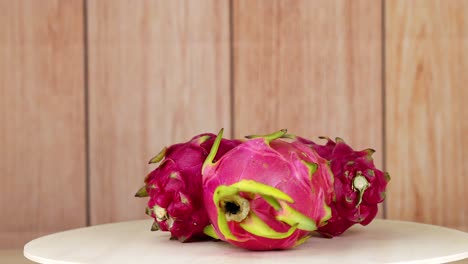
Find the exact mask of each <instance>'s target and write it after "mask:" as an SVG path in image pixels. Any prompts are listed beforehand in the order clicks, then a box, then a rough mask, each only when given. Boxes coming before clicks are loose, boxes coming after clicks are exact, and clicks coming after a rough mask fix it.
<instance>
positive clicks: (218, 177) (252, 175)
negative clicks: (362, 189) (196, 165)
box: [203, 138, 333, 250]
mask: <svg viewBox="0 0 468 264" xmlns="http://www.w3.org/2000/svg"><path fill="white" fill-rule="evenodd" d="M302 160H304V161H308V162H313V163H316V164H318V169H317V171H316V172H315V173H314V174H313V176H312V181H311V180H310V175H309V168H308V167H307V166H306V165H304V163H303V162H302ZM241 180H254V181H256V182H259V183H263V184H266V185H269V186H272V187H275V188H277V189H279V190H281V191H283V192H284V193H286V194H288V195H289V196H290V197H291V198H292V199H293V200H294V201H295V202H294V203H292V204H289V205H290V206H291V207H292V208H294V209H295V210H297V211H299V212H301V213H302V214H304V215H306V216H308V217H309V218H311V219H313V220H314V221H315V222H316V224H317V226H318V225H320V224H321V223H320V221H321V219H322V218H323V217H324V216H325V215H326V211H325V208H324V206H325V204H326V203H330V201H331V199H332V196H333V176H332V174H331V172H330V170H329V169H327V163H326V160H324V159H322V158H320V157H319V156H318V155H317V154H316V153H315V151H313V150H311V149H310V148H308V147H307V146H305V145H303V144H302V143H299V142H294V143H288V142H285V141H281V140H273V141H272V142H271V143H270V146H269V145H268V144H267V143H266V142H265V139H263V138H257V139H251V140H248V141H246V142H244V143H242V144H241V145H239V146H237V147H236V148H234V149H232V150H231V151H230V152H228V153H226V155H224V156H223V157H222V158H221V159H220V160H219V161H218V162H217V163H215V164H214V165H212V166H208V167H206V168H205V171H204V172H203V187H204V199H205V206H206V210H207V212H208V216H209V218H210V220H211V223H212V224H213V227H214V229H215V231H216V233H217V235H218V236H219V237H220V239H222V240H225V241H227V242H229V243H231V244H234V245H236V246H239V247H243V248H246V249H250V250H271V249H286V248H290V247H293V246H294V245H295V244H296V242H297V241H298V240H299V239H301V238H304V237H305V236H308V235H309V234H310V232H309V231H304V230H299V229H297V230H296V231H294V233H293V234H292V235H291V236H289V237H287V238H284V239H271V238H264V237H259V236H256V235H253V234H251V233H249V232H247V231H245V230H244V229H243V228H242V227H241V226H240V225H239V223H237V222H235V221H230V222H228V225H229V227H230V230H231V232H232V234H233V235H235V236H236V237H237V238H238V239H239V241H233V240H230V239H226V238H225V237H224V236H223V234H222V233H221V232H220V231H219V227H218V225H217V219H218V215H217V207H216V205H215V204H214V202H213V195H214V191H215V189H216V188H217V187H218V186H220V185H227V186H229V185H232V184H234V183H237V182H239V181H241ZM243 197H244V198H246V199H248V200H249V202H250V207H251V208H250V210H251V211H253V212H254V213H255V214H256V215H258V216H259V217H260V218H261V219H262V220H263V221H264V222H265V223H267V224H268V225H269V226H270V227H271V228H272V229H274V230H275V231H277V232H282V233H283V232H287V231H288V229H289V228H290V226H289V225H287V224H285V223H283V222H281V221H278V220H276V219H275V215H276V214H277V212H276V211H275V210H274V208H273V207H271V206H270V205H269V204H268V203H267V202H265V200H264V199H263V198H262V197H261V196H259V195H254V196H253V197H252V194H248V193H244V194H243ZM311 205H313V206H311Z"/></svg>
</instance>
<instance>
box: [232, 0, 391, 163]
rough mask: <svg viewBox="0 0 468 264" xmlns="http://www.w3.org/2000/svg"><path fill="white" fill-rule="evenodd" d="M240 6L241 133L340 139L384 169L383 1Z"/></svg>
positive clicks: (237, 87)
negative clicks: (283, 131)
mask: <svg viewBox="0 0 468 264" xmlns="http://www.w3.org/2000/svg"><path fill="white" fill-rule="evenodd" d="M233 3H234V10H233V13H234V16H233V19H234V32H233V38H234V94H235V104H234V108H235V110H234V121H235V135H236V136H243V135H246V134H249V133H261V132H264V133H267V132H271V131H275V130H278V129H280V128H288V129H289V131H290V132H291V133H295V134H299V135H303V136H307V137H310V138H317V136H330V137H335V136H340V137H343V138H344V139H345V140H346V141H347V142H348V143H349V144H351V145H352V146H353V147H355V148H366V147H373V148H375V149H376V150H378V152H377V153H376V154H375V157H376V161H377V164H379V165H381V161H382V153H383V149H382V80H381V77H382V75H381V71H382V60H381V58H382V56H381V54H382V50H381V49H382V41H381V40H382V34H381V26H382V24H381V20H382V17H381V7H382V6H381V1H374V0H360V1H328V0H323V1H307V0H303V1H280V0H278V1H261V0H258V1H243V0H242V1H234V2H233Z"/></svg>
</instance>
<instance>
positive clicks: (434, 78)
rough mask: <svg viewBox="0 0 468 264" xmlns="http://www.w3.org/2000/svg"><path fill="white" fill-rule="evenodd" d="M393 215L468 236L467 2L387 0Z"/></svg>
mask: <svg viewBox="0 0 468 264" xmlns="http://www.w3.org/2000/svg"><path fill="white" fill-rule="evenodd" d="M386 25H387V27H386V39H387V41H386V43H387V49H386V53H387V55H386V58H387V59H386V62H387V63H386V74H387V78H386V80H387V82H386V92H387V96H386V102H387V103H386V105H387V107H386V113H387V114H386V119H387V126H386V128H387V129H386V131H387V149H386V150H387V157H388V159H387V168H388V170H390V171H391V173H392V174H393V175H394V177H393V179H392V182H391V184H390V194H389V196H388V197H389V200H388V203H387V205H388V216H389V218H393V219H403V220H412V221H420V222H426V223H432V224H438V225H445V226H450V227H454V228H459V229H463V230H466V231H468V204H467V203H466V202H465V200H466V199H464V194H465V192H466V190H467V189H468V179H467V177H468V108H467V107H466V102H467V100H468V86H467V85H468V1H458V0H449V1H437V0H430V1H426V0H418V1H404V0H401V1H387V6H386Z"/></svg>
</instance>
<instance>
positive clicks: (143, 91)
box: [88, 0, 230, 224]
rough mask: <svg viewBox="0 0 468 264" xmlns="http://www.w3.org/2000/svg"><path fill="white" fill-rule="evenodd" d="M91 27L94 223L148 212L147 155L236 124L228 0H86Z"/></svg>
mask: <svg viewBox="0 0 468 264" xmlns="http://www.w3.org/2000/svg"><path fill="white" fill-rule="evenodd" d="M88 26H89V99H90V108H89V112H90V172H91V174H90V187H91V189H90V191H91V223H92V224H99V223H105V222H111V221H122V220H128V219H136V218H145V217H146V216H145V214H144V204H145V202H146V201H145V200H143V199H140V200H138V199H136V198H133V195H134V193H135V192H136V190H137V189H138V188H139V187H141V186H142V185H143V179H144V177H145V175H146V174H147V173H148V172H149V171H150V170H151V169H154V166H148V165H147V161H148V160H149V159H150V158H151V157H152V156H153V155H155V154H156V153H158V152H159V151H160V150H161V149H162V147H163V146H166V145H169V144H172V143H175V142H181V141H186V140H188V139H189V138H190V137H192V136H194V135H195V134H198V133H201V132H205V131H208V132H214V133H216V132H217V131H218V130H219V129H220V128H221V127H225V128H226V129H227V130H228V131H229V129H230V112H229V109H230V100H229V65H230V64H229V6H228V2H227V1H216V0H211V1H206V0H200V1H137V2H135V1H130V0H119V1H110V0H109V1H89V2H88ZM227 136H229V133H228V134H227Z"/></svg>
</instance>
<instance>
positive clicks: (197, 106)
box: [0, 0, 468, 248]
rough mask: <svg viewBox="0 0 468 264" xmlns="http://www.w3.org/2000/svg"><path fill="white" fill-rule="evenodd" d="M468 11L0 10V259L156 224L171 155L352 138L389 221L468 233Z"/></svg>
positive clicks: (85, 6) (337, 7)
mask: <svg viewBox="0 0 468 264" xmlns="http://www.w3.org/2000/svg"><path fill="white" fill-rule="evenodd" d="M467 85H468V0H412V1H406V0H387V1H383V0H382V1H379V0H353V1H349V0H333V1H331V0H315V1H311V0H297V1H281V0H275V1H272V0H263V1H262V0H254V1H252V0H232V1H219V0H196V1H169V0H167V1H131V0H99V1H94V0H88V1H86V0H66V1H60V0H43V1H35V0H18V1H10V0H0V154H1V157H0V180H1V184H0V210H1V213H0V248H12V247H21V246H22V245H23V244H24V243H25V242H27V241H28V240H30V239H32V238H35V237H37V236H41V235H44V234H47V233H52V232H57V231H60V230H65V229H70V228H76V227H80V226H86V225H94V224H102V223H108V222H113V221H124V220H131V219H139V218H145V215H144V210H143V207H144V201H143V200H138V199H134V198H133V194H134V192H135V191H136V190H137V189H138V187H140V185H142V180H143V178H144V176H145V175H146V173H147V172H149V171H150V170H151V169H152V168H153V166H149V165H147V164H146V162H147V160H148V158H150V157H151V156H152V155H154V154H155V153H157V152H158V151H159V150H160V149H161V148H162V147H163V146H165V145H168V144H171V143H175V142H180V141H185V140H187V139H188V138H190V137H191V136H192V135H195V134H197V133H201V132H205V131H208V132H217V131H218V129H219V128H221V127H224V128H225V129H226V130H227V131H228V133H227V134H228V136H234V137H242V136H244V135H246V134H250V133H266V132H271V131H273V130H277V129H279V128H288V129H289V130H290V131H291V132H293V133H296V134H300V135H304V136H308V137H316V136H320V135H329V136H332V137H334V136H341V137H343V138H345V139H346V140H347V141H348V142H349V143H350V144H351V145H352V146H354V147H356V148H365V147H373V148H375V149H377V150H378V153H376V156H375V157H376V162H377V164H378V165H379V166H380V167H384V168H385V169H386V170H388V171H389V172H390V173H391V175H392V181H391V182H390V185H389V192H388V195H387V197H388V199H387V201H386V203H385V206H384V209H385V210H382V211H383V212H382V213H381V216H382V217H385V218H389V219H403V220H411V221H418V222H425V223H432V224H438V225H444V226H448V227H452V228H458V229H461V230H465V231H468V204H467V203H466V202H465V201H464V200H465V199H464V197H463V195H464V193H465V190H466V189H467V188H468V108H467V107H466V106H465V105H464V104H465V101H468V87H467Z"/></svg>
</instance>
